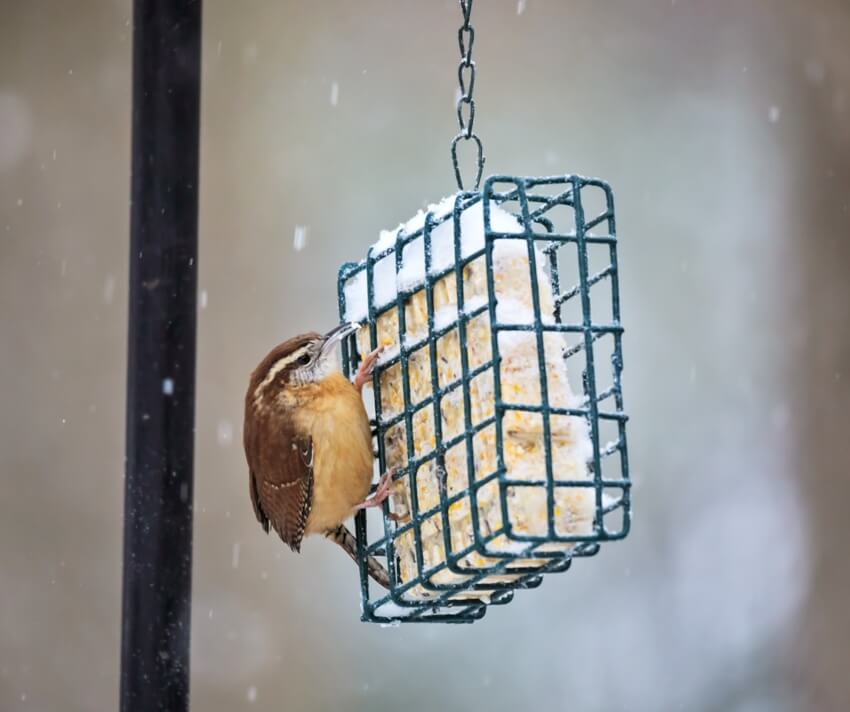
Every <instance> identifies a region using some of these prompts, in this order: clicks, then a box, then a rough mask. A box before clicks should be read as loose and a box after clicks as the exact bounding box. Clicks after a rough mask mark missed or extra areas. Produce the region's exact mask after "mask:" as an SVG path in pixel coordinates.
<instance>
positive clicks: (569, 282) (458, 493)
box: [338, 175, 630, 624]
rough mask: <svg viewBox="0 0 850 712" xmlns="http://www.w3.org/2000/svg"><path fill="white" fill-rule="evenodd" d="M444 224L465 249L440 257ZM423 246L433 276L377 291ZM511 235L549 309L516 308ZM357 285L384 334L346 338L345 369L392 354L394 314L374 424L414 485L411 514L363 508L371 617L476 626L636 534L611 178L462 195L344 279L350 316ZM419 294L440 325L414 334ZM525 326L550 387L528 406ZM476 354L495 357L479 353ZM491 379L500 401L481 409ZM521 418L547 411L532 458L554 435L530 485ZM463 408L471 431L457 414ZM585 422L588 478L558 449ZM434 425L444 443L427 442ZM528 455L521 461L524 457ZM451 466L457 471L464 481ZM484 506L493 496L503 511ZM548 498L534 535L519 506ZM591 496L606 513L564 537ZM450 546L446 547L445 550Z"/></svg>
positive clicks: (525, 181)
mask: <svg viewBox="0 0 850 712" xmlns="http://www.w3.org/2000/svg"><path fill="white" fill-rule="evenodd" d="M476 206H477V209H478V210H480V211H481V213H482V216H483V236H484V239H483V241H482V244H476V245H473V246H472V248H470V247H469V246H468V245H466V244H464V237H463V234H462V224H463V219H464V214H467V213H468V211H469V213H471V211H472V210H474V209H476ZM497 212H498V214H499V215H504V214H505V213H507V214H509V215H511V216H513V218H512V219H513V220H515V221H516V228H515V229H510V230H509V231H504V221H501V222H500V220H496V219H495V218H496V217H498V215H497ZM444 223H447V226H446V227H447V228H448V229H450V230H452V237H453V239H452V248H453V255H452V259H451V260H450V261H448V262H446V263H445V264H443V263H439V264H438V260H436V259H435V258H434V256H433V249H432V248H433V245H432V243H433V239H434V238H433V235H435V234H436V232H435V231H436V230H437V229H438V228H439V227H440V226H441V225H443V224H444ZM417 241H418V242H417ZM419 243H422V245H423V251H422V254H423V258H424V263H425V264H424V279H422V280H421V282H419V283H414V284H407V285H402V284H401V280H399V288H398V289H396V291H395V293H394V294H393V298H392V299H389V300H386V299H385V300H384V302H386V303H383V302H382V301H381V300H380V299H377V298H376V281H377V278H376V265H378V266H379V265H385V264H387V263H390V264H392V265H393V266H394V268H395V269H394V270H393V272H394V275H393V276H394V277H395V278H398V276H399V274H400V273H401V272H402V271H403V270H404V256H405V254H406V250H407V249H408V248H409V247H412V246H414V245H417V244H419ZM508 244H510V245H512V246H514V247H517V246H519V247H521V248H522V250H521V252H522V255H521V257H522V260H521V262H516V261H514V263H512V264H514V267H513V269H516V267H515V265H516V264H520V265H521V266H523V267H524V271H525V273H526V274H525V277H523V279H527V285H528V289H527V291H523V294H524V295H527V299H528V301H529V304H530V307H531V310H532V318H529V319H526V320H520V321H519V322H517V321H516V320H511V319H509V318H506V317H505V316H504V315H503V314H502V313H501V312H500V309H501V307H500V296H503V295H500V284H499V281H500V273H499V269H498V264H497V263H498V257H497V255H498V254H499V249H500V246H501V245H508ZM516 252H517V251H516V249H514V250H513V252H512V253H511V254H516ZM444 262H445V261H444ZM475 274H477V275H478V277H479V278H480V279H481V280H483V281H482V287H481V294H480V295H478V298H475V297H471V296H470V293H469V292H470V287H469V285H470V275H475ZM383 276H386V275H383ZM357 278H360V279H364V278H365V286H366V290H367V294H368V307H367V308H368V314H367V323H366V325H367V326H368V328H367V329H362V330H361V331H362V332H363V333H362V334H361V337H363V338H362V339H361V340H360V341H359V342H358V341H357V340H356V339H355V337H351V339H350V340H349V341H348V343H346V344H344V345H343V367H344V370H345V372H346V373H347V374H348V375H349V376H350V375H351V373H353V371H354V369H355V368H356V363H357V359H358V352H359V353H362V352H363V351H365V347H369V348H370V349H373V348H376V347H377V346H378V344H379V343H380V339H381V329H380V328H379V326H380V325H381V324H382V323H383V322H382V319H383V320H384V322H385V321H386V320H387V319H388V318H389V317H390V316H392V320H391V321H390V322H389V323H390V325H391V328H392V329H394V330H397V333H395V334H394V337H395V340H396V342H397V348H395V349H393V350H391V351H390V352H389V353H387V354H385V355H384V356H385V357H384V358H382V359H381V361H380V362H379V365H378V366H377V368H376V369H375V373H374V376H373V387H374V395H375V398H374V401H375V404H374V420H373V429H374V433H375V441H376V452H377V457H378V460H379V463H380V468H381V471H384V470H385V469H387V468H388V466H389V465H390V464H391V463H390V460H392V459H393V457H391V455H392V453H393V452H394V453H396V454H395V456H394V458H395V459H394V464H395V468H394V485H399V486H403V488H404V491H405V493H406V496H407V499H406V508H407V509H406V511H404V516H403V517H399V516H398V515H397V513H396V516H395V517H392V518H391V516H390V513H391V511H394V513H395V510H391V504H390V502H389V501H388V502H385V503H384V505H383V511H382V512H380V511H379V512H376V513H375V518H374V519H373V518H371V516H367V513H366V512H360V513H358V515H357V517H356V522H355V524H356V537H357V546H358V554H359V559H360V580H361V605H362V619H363V620H364V621H369V622H377V623H384V624H395V623H400V622H451V623H466V622H473V621H475V620H478V619H479V618H481V617H482V616H483V615H484V614H485V612H486V610H487V607H488V606H489V605H498V604H504V603H507V602H509V601H510V600H512V598H513V595H514V591H515V590H516V589H523V588H534V587H536V586H538V585H540V583H541V582H542V577H543V575H544V574H546V573H555V572H562V571H566V570H567V569H568V568H569V567H570V564H571V562H572V559H573V558H574V557H578V556H592V555H594V554H596V553H597V552H598V550H599V547H600V543H601V542H603V541H608V540H615V539H621V538H623V537H625V536H626V534H627V533H628V531H629V526H630V497H629V493H630V482H629V473H628V458H627V450H626V434H625V423H626V420H627V417H626V415H625V413H624V411H623V399H622V390H621V384H620V374H621V371H622V366H623V362H622V344H621V339H622V333H623V329H622V326H621V324H620V304H619V289H618V282H617V249H616V231H615V219H614V206H613V195H612V192H611V189H610V187H609V186H608V184H607V183H605V182H603V181H600V180H597V179H591V178H585V177H581V176H577V175H569V176H557V177H545V178H523V177H515V176H493V177H490V178H488V179H487V180H486V181H485V184H484V187H483V190H482V191H481V192H461V193H458V194H457V196H456V197H455V199H454V203H453V207H452V209H451V210H450V211H448V212H446V213H445V214H434V213H430V212H429V213H427V214H426V215H425V217H424V220H423V223H422V225H421V227H419V228H418V229H415V230H412V231H410V232H406V231H405V229H404V228H400V229H399V230H398V232H397V234H396V235H395V239H394V241H392V244H388V245H386V246H384V245H381V246H377V247H373V248H371V249H370V251H369V254H368V256H367V258H366V259H365V260H363V261H361V262H359V263H348V264H345V265H343V266H342V267H341V269H340V272H339V280H338V290H339V291H338V293H339V306H340V313H341V315H342V316H343V317H345V315H346V313H347V312H348V309H347V304H346V286H347V285H349V284H351V281H352V280H353V279H357ZM447 294H448V295H449V297H448V299H449V301H451V302H453V306H452V310H451V312H450V315H449V318H445V314H444V313H443V312H442V311H440V309H439V304H438V302H439V300H440V297H439V295H443V299H444V300H445V299H446V298H447V297H446V295H447ZM415 304H418V305H419V306H420V307H421V311H422V315H421V319H420V321H421V325H422V326H423V328H424V331H423V333H421V335H420V336H419V337H418V338H416V339H411V338H410V332H409V331H408V324H407V322H409V321H410V320H411V319H412V318H414V317H413V311H412V305H415ZM441 316H442V318H441ZM479 327H483V330H482V328H479ZM384 332H386V329H384ZM510 334H520V335H521V338H525V339H526V342H527V343H530V344H531V348H532V350H531V351H530V352H528V351H527V352H526V356H527V355H528V353H531V354H533V358H532V360H533V361H535V363H533V364H532V366H533V369H534V370H533V372H534V380H535V382H536V385H535V387H534V394H535V397H534V398H529V399H528V402H524V401H523V399H520V400H519V401H517V400H516V399H512V398H511V397H510V395H509V394H508V393H506V392H505V390H504V388H505V382H506V380H507V381H508V382H509V378H508V375H507V372H506V371H505V368H506V364H507V363H508V359H507V356H506V354H505V353H504V352H505V346H504V343H503V342H505V340H506V339H508V338H509V335H510ZM384 336H386V333H384ZM553 339H555V340H557V344H558V347H557V359H559V360H560V363H561V364H562V365H563V366H565V367H566V371H565V372H566V375H567V379H569V380H571V381H572V382H571V383H570V384H569V386H570V387H571V388H572V390H573V392H575V393H576V394H578V395H577V397H576V398H575V400H573V401H568V402H565V401H564V400H563V399H561V400H558V398H557V397H556V394H555V392H556V391H557V389H558V387H559V384H558V383H555V382H554V381H557V379H558V378H559V374H560V373H561V372H560V371H557V369H555V370H553V368H554V366H553V364H552V363H551V361H552V360H553V350H552V348H551V346H552V343H551V342H552V340H553ZM449 341H452V343H454V344H456V349H455V354H456V356H455V358H456V360H457V366H458V368H457V369H456V371H457V372H451V373H448V374H447V373H446V368H445V363H447V362H448V360H447V359H446V358H445V357H444V356H443V354H444V353H446V352H447V351H446V349H447V347H446V346H445V345H444V344H447V343H449ZM482 342H489V343H482ZM441 349H442V351H441ZM477 352H481V353H483V355H482V356H481V357H480V358H476V356H475V354H476V353H477ZM417 378H418V379H419V380H418V381H417ZM483 378H486V379H488V380H487V381H486V384H487V391H486V392H487V394H488V396H487V397H488V398H489V399H491V400H492V408H489V407H488V408H487V409H486V412H483V413H482V412H478V415H477V416H476V408H477V406H479V405H480V402H481V401H482V400H483V399H482V397H481V393H482V392H483V391H481V389H480V388H479V385H480V384H481V383H482V380H481V379H483ZM553 379H554V380H553ZM561 385H563V384H561ZM390 386H392V387H393V388H396V389H397V392H396V396H397V399H399V402H400V404H401V406H400V407H398V408H397V409H396V410H394V411H393V410H392V409H391V408H389V407H388V402H389V400H388V397H387V389H388V387H390ZM382 388H383V389H384V393H383V394H382ZM514 389H515V390H516V389H517V388H516V386H515V387H514ZM567 390H569V387H568V388H567ZM553 394H555V395H553ZM479 410H480V408H479ZM511 417H514V418H515V419H516V418H526V419H530V418H531V419H535V420H534V424H533V427H534V428H535V431H534V432H535V433H537V435H535V439H534V443H533V446H529V449H528V450H526V451H523V450H520V451H521V452H527V453H531V451H532V450H533V449H534V447H536V446H538V445H539V449H540V453H541V458H540V459H539V460H535V461H534V463H533V466H532V467H531V469H533V470H534V474H533V475H532V476H531V477H528V476H525V477H523V478H520V477H518V476H517V475H516V474H515V473H516V472H518V471H519V470H518V469H517V468H516V467H513V466H512V464H511V456H510V454H506V451H508V450H510V449H511V446H512V441H511V436H510V433H509V432H508V430H509V426H508V425H506V423H508V419H509V418H511ZM452 418H455V419H456V420H457V425H456V426H455V427H451V426H450V424H449V423H450V420H451V419H452ZM579 419H580V421H581V422H582V423H583V424H585V425H584V426H583V427H586V431H585V432H586V434H587V440H588V441H589V451H588V452H586V454H585V455H584V456H582V458H581V460H582V472H580V473H578V474H577V473H576V471H574V470H571V473H572V476H571V477H570V476H566V477H565V476H564V473H563V472H561V471H559V468H560V469H563V463H564V462H566V463H567V464H569V461H568V460H564V458H563V457H561V454H560V453H561V449H559V448H561V446H560V445H557V446H556V445H553V442H558V443H560V442H566V440H565V439H564V438H562V439H561V440H558V438H559V437H561V436H560V435H559V433H561V435H563V432H564V431H563V426H564V425H565V424H566V425H567V426H570V423H572V425H573V426H574V425H575V422H578V420H579ZM425 421H427V423H428V428H429V429H428V430H427V435H428V438H427V439H428V440H429V442H428V443H427V444H426V445H425V446H423V443H422V442H420V441H421V440H423V439H424V437H423V436H422V435H421V434H422V432H423V431H422V423H423V422H425ZM538 424H539V427H538ZM417 438H419V440H417ZM392 448H395V450H392ZM483 448H488V449H489V450H488V451H486V452H485V450H484V449H483ZM399 452H400V453H403V456H401V457H402V459H401V460H400V456H399V455H398V453H399ZM529 457H530V455H529ZM488 458H489V459H488ZM522 459H523V456H522V455H519V456H515V457H514V459H513V462H514V463H516V462H519V461H521V460H522ZM526 459H528V458H526ZM532 459H533V458H532ZM484 461H486V462H488V463H489V464H488V465H487V466H486V467H482V462H484ZM400 463H401V465H400ZM520 464H524V463H522V462H520ZM526 464H527V463H526ZM526 469H529V468H526ZM484 470H486V471H484ZM447 473H453V476H454V481H453V483H452V482H449V481H447ZM567 475H569V473H567ZM428 477H431V478H435V479H436V481H437V484H438V487H436V489H434V490H433V492H435V493H436V494H433V492H432V495H433V496H431V497H430V498H429V497H428V496H425V495H423V492H424V491H426V490H427V487H426V488H425V489H423V485H422V481H424V480H426V479H427V478H428ZM458 477H460V478H461V479H460V480H459V479H458ZM449 479H450V478H449ZM459 482H460V484H458V483H459ZM520 492H521V493H523V494H521V495H520V494H518V493H520ZM529 493H532V494H533V498H532V494H529ZM565 497H567V498H568V499H565ZM488 498H489V499H488ZM484 499H488V502H489V504H487V505H486V506H487V507H489V509H487V510H486V512H487V514H486V516H485V505H484V504H482V501H483V500H484ZM531 499H533V501H534V502H537V503H538V504H539V507H538V510H539V511H540V512H542V513H543V514H542V516H541V519H542V523H541V522H536V523H534V522H532V524H533V526H530V528H529V526H526V528H525V530H523V529H522V527H521V526H518V525H517V516H516V513H515V511H514V510H512V509H511V507H512V506H515V507H518V506H519V505H518V504H517V503H518V502H521V501H525V502H526V503H528V502H529V501H531ZM577 501H579V502H586V503H587V507H588V512H590V515H589V517H590V518H588V520H587V524H586V526H585V527H584V528H582V527H579V526H575V527H573V528H572V529H569V528H567V529H564V528H563V527H561V524H562V523H563V522H564V521H565V520H564V517H563V516H562V514H561V512H560V510H563V509H564V507H565V503H573V505H574V503H575V502H577ZM459 510H463V515H462V516H458V511H459ZM538 510H535V511H538ZM575 511H576V510H575V509H574V510H572V515H573V519H575V516H574V515H575ZM381 515H383V516H381ZM491 515H492V516H491ZM568 519H569V515H568ZM494 522H495V523H494ZM460 529H463V531H459V530H460ZM435 541H436V542H437V544H436V545H435ZM435 548H436V549H438V550H439V551H438V552H437V554H436V555H433V556H430V557H429V555H428V551H429V550H430V549H435ZM367 556H373V557H376V558H378V559H379V560H382V561H385V562H386V568H387V571H388V574H389V580H390V590H389V591H386V590H384V589H381V588H380V587H378V586H376V585H375V584H374V583H373V582H371V581H370V579H369V576H368V573H367V567H366V557H367ZM405 557H406V558H405ZM405 561H406V562H407V565H406V567H405Z"/></svg>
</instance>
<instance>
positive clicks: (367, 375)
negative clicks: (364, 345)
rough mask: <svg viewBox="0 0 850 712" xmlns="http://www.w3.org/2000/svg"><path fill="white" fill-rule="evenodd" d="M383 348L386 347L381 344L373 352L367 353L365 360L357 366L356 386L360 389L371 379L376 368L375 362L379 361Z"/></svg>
mask: <svg viewBox="0 0 850 712" xmlns="http://www.w3.org/2000/svg"><path fill="white" fill-rule="evenodd" d="M383 350H384V347H383V346H379V347H378V348H376V349H375V350H374V351H373V352H372V353H369V354H366V355H365V356H364V357H363V360H362V361H361V362H360V365H359V366H358V367H357V373H355V374H354V386H355V388H357V390H358V391H362V390H363V386H365V385H366V384H367V383H368V382H369V381H370V380H371V378H372V371H374V370H375V364H376V363H378V357H379V356H380V355H381V351H383Z"/></svg>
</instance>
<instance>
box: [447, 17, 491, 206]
mask: <svg viewBox="0 0 850 712" xmlns="http://www.w3.org/2000/svg"><path fill="white" fill-rule="evenodd" d="M459 1H460V10H461V12H462V13H463V25H461V28H460V29H459V30H458V32H457V44H458V48H459V49H460V64H459V65H458V68H457V81H458V85H459V86H460V97H459V98H458V100H457V124H458V128H459V129H460V131H459V133H458V134H457V136H455V137H454V138H453V139H452V151H451V153H452V166H453V167H454V169H455V179H456V180H457V187H458V190H464V187H463V178H461V175H460V166H459V165H458V162H457V145H458V143H460V142H461V141H473V142H474V143H475V149H476V155H477V165H478V173H477V174H476V176H475V188H474V189H475V190H478V186H479V184H480V183H481V174H482V172H483V171H484V147H483V146H482V145H481V139H480V138H478V135H477V134H476V133H475V131H474V130H473V126H474V124H475V100H474V99H473V98H472V90H473V89H474V88H475V62H473V61H472V45H473V43H474V42H475V30H474V29H473V27H472V25H470V24H469V16H470V14H471V13H472V0H459Z"/></svg>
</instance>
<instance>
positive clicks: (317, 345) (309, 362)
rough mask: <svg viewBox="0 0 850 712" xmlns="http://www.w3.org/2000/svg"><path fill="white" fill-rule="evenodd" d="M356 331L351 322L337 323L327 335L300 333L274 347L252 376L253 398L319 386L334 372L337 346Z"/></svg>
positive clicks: (355, 325)
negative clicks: (269, 393)
mask: <svg viewBox="0 0 850 712" xmlns="http://www.w3.org/2000/svg"><path fill="white" fill-rule="evenodd" d="M358 328H359V325H358V324H354V323H346V324H340V325H339V326H337V327H335V328H333V329H331V330H330V331H329V332H328V333H327V334H324V335H322V334H317V333H316V332H309V333H307V334H301V335H300V336H295V337H293V338H291V339H288V340H287V341H284V342H283V343H282V344H280V345H278V346H276V347H275V348H273V349H272V350H271V351H270V352H269V354H268V355H267V356H266V357H265V358H264V359H263V360H262V361H261V362H260V365H259V366H257V368H256V369H254V373H253V374H252V375H251V389H250V391H251V392H253V394H254V398H262V397H263V395H264V393H266V392H267V391H268V392H271V393H280V392H281V391H282V390H283V389H287V388H294V389H297V388H299V387H303V386H307V385H309V384H312V383H318V382H319V381H321V380H322V379H324V378H325V377H327V376H328V375H330V374H331V373H333V372H334V371H335V370H337V365H336V356H335V351H336V346H337V344H339V343H340V342H341V341H342V340H343V339H344V338H345V337H347V336H349V335H351V334H353V333H354V332H355V331H357V329H358Z"/></svg>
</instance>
